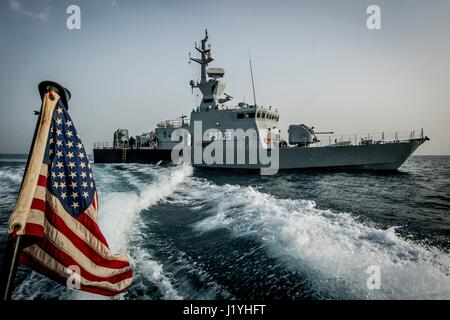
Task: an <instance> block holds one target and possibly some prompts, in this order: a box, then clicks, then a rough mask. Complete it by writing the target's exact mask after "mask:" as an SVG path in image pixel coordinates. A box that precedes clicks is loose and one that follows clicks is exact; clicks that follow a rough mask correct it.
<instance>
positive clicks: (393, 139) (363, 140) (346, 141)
mask: <svg viewBox="0 0 450 320" xmlns="http://www.w3.org/2000/svg"><path fill="white" fill-rule="evenodd" d="M317 138H318V139H319V141H318V142H316V143H313V144H311V145H310V147H326V146H340V145H353V146H357V145H366V144H385V143H402V142H408V141H410V140H412V139H423V138H424V135H423V129H419V130H413V131H396V132H377V133H356V134H333V135H328V134H319V135H317Z"/></svg>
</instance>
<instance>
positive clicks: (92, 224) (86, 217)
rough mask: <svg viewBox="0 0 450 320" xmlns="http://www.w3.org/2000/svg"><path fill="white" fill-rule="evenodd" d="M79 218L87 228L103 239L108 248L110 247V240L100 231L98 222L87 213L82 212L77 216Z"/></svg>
mask: <svg viewBox="0 0 450 320" xmlns="http://www.w3.org/2000/svg"><path fill="white" fill-rule="evenodd" d="M75 219H76V220H78V221H79V222H80V223H81V224H82V225H83V226H84V227H85V228H86V229H88V230H89V231H91V233H92V234H93V235H94V236H95V237H96V238H97V239H98V240H99V241H101V242H102V243H103V244H104V245H105V246H106V247H107V248H109V245H108V242H107V241H106V239H105V236H104V235H103V233H102V232H101V231H100V227H99V226H98V224H97V223H96V222H95V221H94V220H92V219H91V217H89V215H87V214H86V213H82V214H80V215H79V216H78V217H76V218H75Z"/></svg>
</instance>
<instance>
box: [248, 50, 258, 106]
mask: <svg viewBox="0 0 450 320" xmlns="http://www.w3.org/2000/svg"><path fill="white" fill-rule="evenodd" d="M248 62H249V63H250V75H251V77H252V88H253V104H254V105H255V107H256V93H255V81H254V80H253V68H252V57H251V56H250V48H249V49H248Z"/></svg>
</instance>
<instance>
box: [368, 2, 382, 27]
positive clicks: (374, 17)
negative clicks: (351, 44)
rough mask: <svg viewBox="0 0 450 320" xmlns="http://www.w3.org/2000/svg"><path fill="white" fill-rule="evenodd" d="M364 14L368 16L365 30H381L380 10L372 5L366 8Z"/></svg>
mask: <svg viewBox="0 0 450 320" xmlns="http://www.w3.org/2000/svg"><path fill="white" fill-rule="evenodd" d="M366 13H367V14H368V15H369V16H368V17H367V21H366V26H367V29H369V30H381V8H380V7H379V6H378V5H376V4H372V5H370V6H368V7H367V10H366Z"/></svg>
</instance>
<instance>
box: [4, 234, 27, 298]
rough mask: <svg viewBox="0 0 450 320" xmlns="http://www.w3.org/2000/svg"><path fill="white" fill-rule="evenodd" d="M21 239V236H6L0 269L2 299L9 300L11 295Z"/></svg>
mask: <svg viewBox="0 0 450 320" xmlns="http://www.w3.org/2000/svg"><path fill="white" fill-rule="evenodd" d="M21 240H22V236H15V237H11V236H10V237H8V243H7V244H6V251H5V257H4V260H3V261H4V262H3V265H2V271H1V288H0V292H1V299H2V300H3V301H7V300H11V295H12V292H13V290H14V282H15V280H16V273H17V264H18V262H19V259H18V258H19V253H20V242H21Z"/></svg>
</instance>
